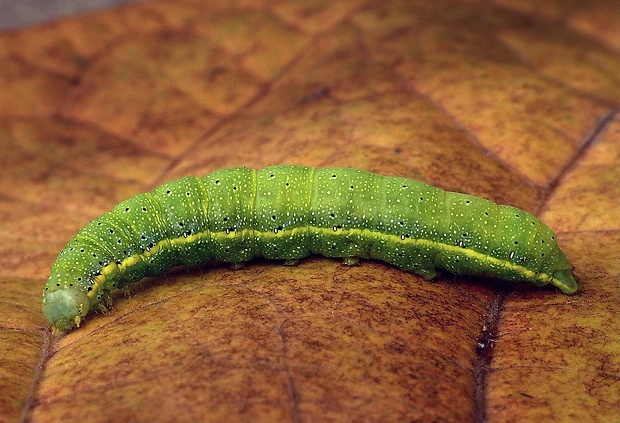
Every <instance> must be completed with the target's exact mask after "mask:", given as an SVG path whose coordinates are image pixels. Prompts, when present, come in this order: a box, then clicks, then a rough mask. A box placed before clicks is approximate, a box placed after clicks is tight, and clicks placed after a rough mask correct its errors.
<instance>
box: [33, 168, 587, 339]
mask: <svg viewBox="0 0 620 423" xmlns="http://www.w3.org/2000/svg"><path fill="white" fill-rule="evenodd" d="M310 254H322V255H323V256H326V257H341V258H344V259H345V262H348V263H351V262H354V261H355V260H356V259H358V258H362V259H379V260H383V261H385V262H387V263H390V264H392V265H394V266H397V267H399V268H400V269H403V270H406V271H410V272H413V273H416V274H418V275H421V276H423V277H424V278H427V279H431V278H433V277H434V276H435V274H436V271H435V269H437V268H439V269H445V270H447V271H449V272H452V273H454V274H457V275H484V276H490V277H495V278H499V279H504V280H507V281H527V282H531V283H534V284H536V285H546V284H552V285H554V286H556V287H558V288H559V289H560V290H562V292H564V293H567V294H572V293H574V292H575V291H576V290H577V283H576V282H575V279H574V277H573V273H572V270H573V266H572V265H571V264H570V262H569V261H568V259H567V258H566V256H565V255H564V253H563V252H562V251H561V250H560V248H559V247H558V245H557V242H556V238H555V235H554V234H553V232H552V231H551V229H549V227H547V226H545V225H544V224H543V223H542V222H540V221H539V220H538V219H537V218H536V217H534V216H533V215H531V214H530V213H528V212H526V211H523V210H520V209H517V208H514V207H510V206H503V205H498V204H495V203H493V202H491V201H488V200H485V199H482V198H479V197H475V196H472V195H466V194H460V193H455V192H448V191H443V190H441V189H439V188H435V187H432V186H430V185H427V184H424V183H421V182H417V181H414V180H411V179H405V178H396V177H387V176H382V175H378V174H375V173H370V172H366V171H362V170H356V169H345V168H325V169H315V168H310V167H303V166H272V167H267V168H264V169H261V170H253V169H247V168H234V169H226V170H220V171H217V172H214V173H211V174H209V175H207V176H205V177H204V178H196V177H186V178H181V179H179V180H176V181H173V182H169V183H167V184H164V185H162V186H161V187H159V188H157V189H155V190H154V191H153V192H149V193H144V194H139V195H136V196H134V197H132V198H129V199H128V200H125V201H123V202H122V203H120V204H119V205H117V206H116V207H115V208H114V209H112V210H111V211H110V212H108V213H105V214H104V215H102V216H100V217H98V218H97V219H95V220H93V221H91V222H90V223H88V224H87V225H86V226H85V227H84V228H83V229H81V230H80V231H79V232H78V233H77V235H76V236H75V237H74V238H73V239H72V240H71V241H70V242H69V244H67V246H66V247H65V248H64V249H63V250H62V251H61V252H60V254H59V255H58V258H57V259H56V262H55V263H54V265H53V266H52V270H51V274H50V277H49V280H48V281H47V284H46V285H45V289H44V290H43V299H42V303H43V314H44V316H45V318H46V319H47V321H48V322H49V323H50V324H51V325H52V326H54V327H56V328H58V329H61V330H68V329H71V328H74V327H76V326H79V325H80V322H81V321H82V319H83V318H84V317H85V316H86V315H87V313H88V312H89V310H93V309H95V308H97V307H101V304H102V303H101V302H102V301H105V300H107V299H108V295H109V292H110V291H112V290H114V289H117V288H124V287H126V286H127V285H128V284H130V283H131V282H134V281H137V280H139V279H141V278H143V277H145V276H155V275H159V274H162V273H164V272H165V271H167V270H169V269H171V268H172V267H174V266H176V265H185V266H193V265H197V264H199V263H203V262H206V261H209V260H213V259H215V260H219V261H224V262H231V263H237V264H238V263H242V262H245V261H248V260H251V259H252V258H254V257H259V256H260V257H265V258H268V259H280V260H285V261H286V262H287V263H292V262H294V261H295V260H298V259H300V258H303V257H306V256H308V255H310Z"/></svg>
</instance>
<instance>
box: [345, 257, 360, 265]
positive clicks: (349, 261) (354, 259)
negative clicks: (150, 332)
mask: <svg viewBox="0 0 620 423" xmlns="http://www.w3.org/2000/svg"><path fill="white" fill-rule="evenodd" d="M342 264H344V265H347V266H359V265H360V259H359V258H357V257H344V258H343V259H342Z"/></svg>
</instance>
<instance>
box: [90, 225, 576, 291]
mask: <svg viewBox="0 0 620 423" xmlns="http://www.w3.org/2000/svg"><path fill="white" fill-rule="evenodd" d="M308 230H310V231H312V232H314V233H315V234H320V233H323V234H330V235H333V234H334V230H333V229H332V228H319V227H314V226H308V227H304V228H294V229H289V230H286V231H278V232H277V233H276V232H256V231H254V230H253V229H243V230H241V231H237V232H228V233H227V232H217V233H213V232H210V231H204V232H199V233H197V234H193V235H188V236H187V237H178V238H173V239H170V240H169V239H163V240H161V241H159V242H158V243H157V244H156V245H155V246H154V247H153V248H150V249H149V250H147V251H144V252H143V253H142V254H134V255H132V256H130V257H127V258H126V259H124V260H122V261H121V263H120V264H116V263H114V262H113V263H110V264H108V265H107V266H106V267H104V268H103V269H102V270H101V275H99V276H96V277H95V279H94V282H95V283H94V286H93V290H92V291H90V292H88V294H87V295H88V296H89V297H90V298H92V297H94V296H95V295H96V293H97V292H98V291H99V288H100V286H101V285H102V284H103V283H104V282H105V281H106V280H107V279H108V276H110V275H113V274H115V273H117V272H122V271H123V270H124V269H127V268H129V267H131V266H134V265H135V264H136V263H138V262H139V261H142V257H144V258H148V257H150V256H152V255H155V254H157V253H159V252H160V251H161V250H162V249H163V246H164V244H168V245H185V244H192V243H194V242H196V241H197V240H199V239H215V240H222V239H227V238H228V239H230V238H236V237H248V236H251V235H254V236H259V237H261V238H263V239H275V238H281V237H283V236H293V235H295V234H296V233H301V232H306V231H308ZM339 232H341V233H342V234H344V235H360V236H367V237H379V238H382V239H384V240H385V241H392V242H397V243H400V244H414V245H424V246H427V247H431V248H436V249H440V250H444V251H450V252H453V253H459V254H464V255H466V256H468V257H470V258H473V259H478V260H481V261H486V262H490V263H491V264H494V265H496V266H498V267H504V268H505V269H508V270H512V271H515V272H516V273H519V274H521V275H523V277H524V278H527V279H528V280H538V281H540V282H543V283H544V284H547V283H552V284H553V285H555V286H557V287H560V286H564V284H563V283H562V282H561V281H559V280H557V279H555V278H554V277H553V276H551V275H548V274H546V273H536V272H533V271H531V270H529V269H528V268H526V267H524V266H519V265H517V264H514V263H510V262H509V261H506V260H500V259H498V258H495V257H491V256H487V255H484V254H483V253H479V252H477V251H474V250H471V249H468V248H461V247H457V246H455V245H448V244H442V243H440V242H435V241H429V240H428V239H413V238H405V239H403V238H402V237H401V236H399V235H391V234H384V233H381V232H376V231H371V230H369V229H357V228H351V229H339Z"/></svg>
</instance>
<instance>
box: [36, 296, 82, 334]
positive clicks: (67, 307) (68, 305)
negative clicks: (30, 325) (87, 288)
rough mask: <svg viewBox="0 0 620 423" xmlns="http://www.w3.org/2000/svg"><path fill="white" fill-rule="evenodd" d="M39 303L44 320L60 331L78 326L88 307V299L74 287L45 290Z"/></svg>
mask: <svg viewBox="0 0 620 423" xmlns="http://www.w3.org/2000/svg"><path fill="white" fill-rule="evenodd" d="M41 303H42V305H43V316H45V320H47V321H48V323H49V324H50V325H52V327H54V328H57V329H59V330H61V331H67V330H71V329H73V328H76V327H78V326H80V322H81V321H82V318H83V317H84V316H86V315H87V314H88V310H89V309H90V301H89V299H88V297H87V296H86V294H84V293H83V292H81V291H79V290H77V289H75V288H62V289H59V290H57V291H52V292H47V293H46V294H45V295H44V296H43V299H42V300H41Z"/></svg>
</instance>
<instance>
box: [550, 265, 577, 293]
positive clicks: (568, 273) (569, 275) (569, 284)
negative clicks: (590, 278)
mask: <svg viewBox="0 0 620 423" xmlns="http://www.w3.org/2000/svg"><path fill="white" fill-rule="evenodd" d="M551 283H552V284H553V285H554V286H556V287H558V288H559V289H560V291H562V292H563V293H565V294H574V293H575V292H577V288H578V286H577V281H576V280H575V277H574V276H573V271H572V270H566V269H565V270H558V271H556V272H554V273H553V279H552V281H551Z"/></svg>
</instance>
